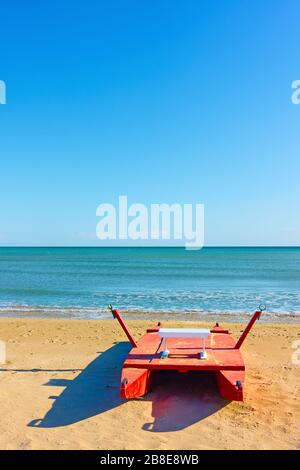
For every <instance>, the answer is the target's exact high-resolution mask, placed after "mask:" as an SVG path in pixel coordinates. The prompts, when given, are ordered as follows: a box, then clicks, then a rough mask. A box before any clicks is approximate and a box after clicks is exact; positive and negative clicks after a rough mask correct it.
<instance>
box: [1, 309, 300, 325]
mask: <svg viewBox="0 0 300 470" xmlns="http://www.w3.org/2000/svg"><path fill="white" fill-rule="evenodd" d="M74 310H75V312H74ZM79 310H80V313H79ZM60 311H62V313H59V312H60ZM120 311H121V313H122V315H123V316H124V318H125V319H126V320H137V321H144V320H145V321H160V320H164V321H182V322H186V321H191V322H215V321H218V322H220V321H221V322H228V323H240V322H248V321H249V319H250V318H251V316H252V315H253V313H254V311H253V312H250V313H248V312H199V311H198V312H195V311H194V312H193V311H190V312H185V311H178V312H177V311H176V312H174V311H173V312H171V311H149V310H148V311H147V310H145V311H142V310H122V309H120ZM1 318H5V319H10V318H16V319H18V318H19V319H26V318H36V319H56V320H62V319H66V320H95V321H98V320H99V321H100V320H101V321H102V320H110V319H111V314H110V312H108V311H107V310H106V309H99V310H98V309H92V312H91V309H85V308H82V309H76V308H73V307H69V308H68V309H66V308H60V307H53V309H52V310H51V308H50V309H49V308H48V307H30V306H28V307H26V308H24V310H23V309H20V310H16V309H13V308H12V309H10V308H8V309H7V310H5V311H1V309H0V319H1ZM259 321H260V323H267V324H269V323H272V324H277V323H278V324H285V323H287V324H300V313H299V314H298V313H274V312H266V311H264V312H263V313H262V315H261V318H260V320H259Z"/></svg>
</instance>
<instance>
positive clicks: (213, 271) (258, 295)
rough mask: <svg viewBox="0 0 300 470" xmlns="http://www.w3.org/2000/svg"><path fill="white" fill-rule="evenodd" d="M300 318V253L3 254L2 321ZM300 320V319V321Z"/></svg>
mask: <svg viewBox="0 0 300 470" xmlns="http://www.w3.org/2000/svg"><path fill="white" fill-rule="evenodd" d="M260 302H263V303H265V304H266V306H267V311H268V312H270V313H271V314H282V315H284V314H294V315H300V248H204V249H202V250H199V251H186V250H184V249H181V248H0V315H2V316H11V315H16V316H19V315H22V316H24V315H37V316H41V315H42V316H43V315H49V316H75V317H78V318H99V317H100V318H101V317H105V316H106V315H107V311H106V306H107V304H109V303H112V304H113V305H114V306H117V307H119V308H120V309H126V310H130V311H137V310H138V311H142V312H172V313H176V312H186V313H188V312H191V313H194V314H195V315H199V316H203V315H205V314H207V313H220V312H225V313H228V314H230V313H231V314H237V313H239V312H249V313H251V312H252V311H253V310H254V309H255V308H256V307H257V306H258V304H259V303H260ZM299 319H300V317H299Z"/></svg>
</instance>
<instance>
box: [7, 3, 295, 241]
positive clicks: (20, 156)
mask: <svg viewBox="0 0 300 470" xmlns="http://www.w3.org/2000/svg"><path fill="white" fill-rule="evenodd" d="M0 15H1V28H0V79H1V80H4V81H5V82H6V86H7V104H6V105H5V106H0V171H1V172H0V244H2V245H90V244H97V241H96V242H95V240H93V236H92V235H91V234H92V233H93V232H94V231H95V227H96V223H97V218H96V216H95V211H96V207H97V205H98V204H100V203H101V202H114V201H116V199H117V197H118V195H119V194H127V195H128V198H129V202H142V203H146V204H150V203H152V202H153V203H155V202H166V203H172V202H180V203H189V202H203V203H204V204H205V240H206V244H207V245H256V244H258V245H266V244H267V245H274V244H275V245H299V244H300V217H299V214H300V184H299V177H300V140H299V135H300V105H299V106H295V105H293V104H292V103H291V92H292V91H291V82H292V81H293V80H296V79H300V59H299V57H300V55H299V50H300V49H299V45H300V27H299V24H300V4H299V1H297V0H289V1H283V0H282V1H278V0H259V1H258V0H256V1H254V0H252V1H250V0H240V1H238V0H235V1H232V0H217V1H216V0H215V1H211V0H209V1H208V0H207V1H199V0H196V1H191V0H184V1H175V0H168V1H164V0H160V1H158V0H157V1H156V0H151V1H150V0H149V1H140V0H136V1H131V0H127V1H126V0H123V1H114V0H110V1H99V0H94V1H91V0H85V1H84V2H82V1H80V2H79V1H66V0H65V1H58V0H52V1H49V2H41V1H40V0H39V1H38V0H36V1H30V2H24V1H21V0H20V1H14V0H10V1H9V2H2V3H1V11H0Z"/></svg>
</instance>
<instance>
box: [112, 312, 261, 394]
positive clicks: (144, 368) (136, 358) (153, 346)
mask: <svg viewBox="0 0 300 470" xmlns="http://www.w3.org/2000/svg"><path fill="white" fill-rule="evenodd" d="M110 310H111V311H112V314H113V316H114V317H115V318H116V319H117V320H118V322H119V323H120V325H121V327H122V329H123V330H124V333H125V334H126V336H127V338H128V339H129V341H130V343H131V345H132V349H131V351H130V352H129V354H128V356H127V359H126V360H125V362H124V364H123V369H122V378H121V397H122V398H137V397H141V396H143V395H145V394H146V393H147V392H148V391H149V390H150V386H151V376H152V374H153V371H155V370H177V371H178V372H189V371H199V372H201V371H205V370H210V371H214V372H215V374H216V379H217V383H218V387H219V391H220V394H221V396H222V397H223V398H225V399H226V400H237V401H243V399H244V393H243V392H244V381H245V364H244V360H243V357H242V354H241V352H240V347H241V346H242V344H243V342H244V341H245V339H246V337H247V335H248V334H249V332H250V330H251V328H252V326H253V325H254V323H255V322H256V320H258V319H259V318H260V315H261V313H262V310H264V307H263V306H260V308H259V310H257V311H256V312H255V313H254V314H253V316H252V318H251V319H250V321H249V323H248V325H247V326H246V328H245V330H244V332H243V334H242V336H241V337H240V338H239V340H238V341H237V342H236V341H235V340H234V338H232V336H230V332H229V331H228V330H227V329H224V328H222V327H220V326H219V325H218V324H217V323H216V325H215V326H214V327H213V328H212V329H211V330H210V334H209V336H208V337H207V338H206V339H205V340H204V341H205V351H206V355H207V356H206V358H205V359H203V358H202V359H200V356H199V353H200V344H199V338H195V337H189V338H187V337H170V338H169V339H168V347H167V349H168V354H167V357H166V354H164V357H162V355H161V354H162V351H163V347H162V340H161V338H160V336H159V334H158V332H159V325H158V326H157V327H154V328H148V330H147V333H146V334H145V335H144V336H142V338H140V340H139V341H138V342H136V341H135V339H134V338H133V336H132V334H131V332H130V331H129V329H128V327H127V325H126V324H125V322H124V320H123V318H122V317H121V315H120V313H119V312H118V310H115V309H113V308H112V306H110ZM201 348H202V346H201ZM165 353H166V351H165Z"/></svg>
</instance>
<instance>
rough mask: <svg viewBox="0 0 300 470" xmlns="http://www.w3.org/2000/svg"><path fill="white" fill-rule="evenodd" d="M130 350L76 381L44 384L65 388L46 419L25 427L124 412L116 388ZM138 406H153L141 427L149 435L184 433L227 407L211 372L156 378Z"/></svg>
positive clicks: (98, 362)
mask: <svg viewBox="0 0 300 470" xmlns="http://www.w3.org/2000/svg"><path fill="white" fill-rule="evenodd" d="M129 350H130V345H129V343H125V342H124V343H123V342H121V343H116V344H115V345H114V346H112V347H111V348H109V349H108V350H107V351H105V352H103V353H101V354H100V355H99V356H98V357H97V358H96V359H95V360H94V361H92V362H91V363H90V364H88V366H87V367H86V368H85V369H84V370H83V371H82V372H81V373H80V374H79V375H78V376H77V377H76V378H75V379H71V380H67V379H61V380H60V379H51V380H50V381H49V382H47V383H46V384H45V385H46V386H56V387H60V386H61V387H65V388H64V390H63V392H62V393H61V394H60V395H59V396H57V397H51V396H50V397H49V398H50V399H54V402H53V404H52V407H51V409H50V410H49V411H48V412H47V413H46V415H45V416H44V418H42V419H35V420H33V421H31V422H30V423H29V424H28V426H30V427H36V428H54V427H61V426H69V425H72V424H75V423H78V422H79V421H82V420H85V419H87V418H91V417H93V416H96V415H99V414H101V413H104V412H105V411H108V410H111V409H113V408H116V407H119V406H124V405H125V406H126V400H125V401H124V400H121V399H120V396H119V386H120V375H121V369H122V364H123V362H124V359H125V357H126V356H127V354H128V352H129ZM200 376H201V380H199V377H200ZM138 400H142V401H150V402H152V417H153V419H154V421H153V422H151V423H145V424H144V425H143V426H142V428H143V429H144V430H145V431H151V432H166V431H169V432H170V431H177V430H180V429H184V428H186V427H188V426H190V425H192V424H193V423H195V422H197V421H200V420H202V419H204V418H206V417H207V416H210V415H212V414H214V413H215V412H217V411H218V410H219V409H221V408H223V407H224V406H226V405H227V404H228V402H227V401H226V400H223V399H222V398H221V397H220V396H219V392H218V389H217V385H216V383H215V379H214V374H213V373H210V372H201V374H199V372H198V373H197V372H196V373H192V372H191V373H184V374H179V373H176V372H169V371H168V372H167V371H166V372H157V373H155V374H154V378H153V388H152V391H151V392H150V393H148V395H147V396H146V397H143V398H140V399H138Z"/></svg>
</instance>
